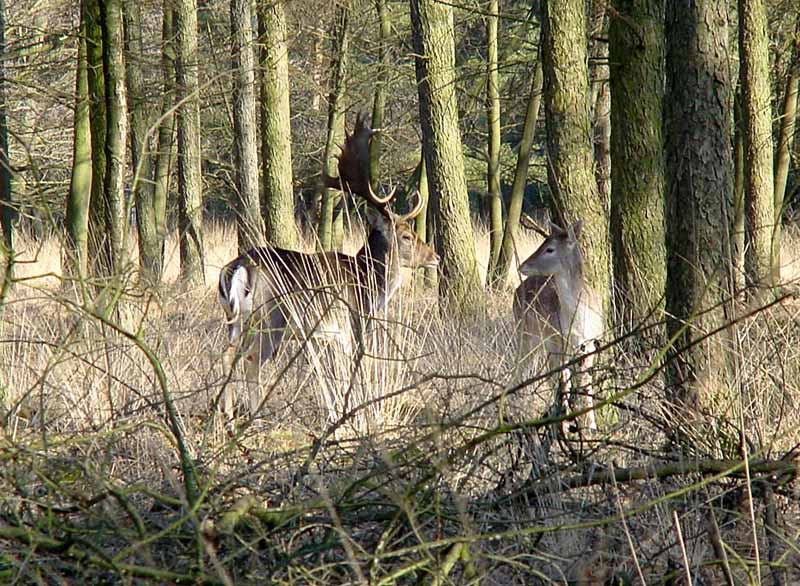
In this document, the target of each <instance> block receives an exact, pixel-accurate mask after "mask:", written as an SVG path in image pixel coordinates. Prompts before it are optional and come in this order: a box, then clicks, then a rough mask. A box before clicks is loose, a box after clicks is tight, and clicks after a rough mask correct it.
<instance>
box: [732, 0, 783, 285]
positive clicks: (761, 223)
mask: <svg viewBox="0 0 800 586" xmlns="http://www.w3.org/2000/svg"><path fill="white" fill-rule="evenodd" d="M738 6H739V63H740V65H739V84H740V86H741V88H742V111H743V113H744V117H743V122H744V198H745V210H746V214H747V222H746V230H745V239H746V244H745V259H744V267H745V275H746V278H747V284H748V285H754V286H757V287H765V286H769V285H771V284H774V283H777V282H778V281H780V239H779V238H776V236H778V235H779V233H778V232H776V231H775V225H776V223H775V207H774V197H775V187H774V176H773V167H772V110H771V102H770V81H769V38H768V37H767V15H766V13H765V12H764V5H763V3H762V1H761V0H739V1H738Z"/></svg>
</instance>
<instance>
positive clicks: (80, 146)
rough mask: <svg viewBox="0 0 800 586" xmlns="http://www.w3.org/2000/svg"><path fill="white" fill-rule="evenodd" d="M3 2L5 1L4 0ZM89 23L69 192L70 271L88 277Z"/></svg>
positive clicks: (82, 40)
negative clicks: (87, 62)
mask: <svg viewBox="0 0 800 586" xmlns="http://www.w3.org/2000/svg"><path fill="white" fill-rule="evenodd" d="M0 1H2V0H0ZM85 31H86V25H85V22H84V19H83V18H81V25H80V31H79V34H78V64H77V71H76V75H75V116H74V118H73V129H74V135H73V139H72V174H71V177H70V184H69V193H68V194H67V206H66V208H67V217H66V228H67V250H66V255H65V256H66V259H65V260H66V267H65V268H66V272H67V274H69V275H71V276H73V277H78V278H79V279H81V280H83V279H84V278H86V276H87V274H86V268H87V255H88V254H89V250H88V234H87V233H88V229H89V203H90V196H91V191H92V140H91V128H90V126H89V77H88V76H89V73H88V71H87V68H86V36H85Z"/></svg>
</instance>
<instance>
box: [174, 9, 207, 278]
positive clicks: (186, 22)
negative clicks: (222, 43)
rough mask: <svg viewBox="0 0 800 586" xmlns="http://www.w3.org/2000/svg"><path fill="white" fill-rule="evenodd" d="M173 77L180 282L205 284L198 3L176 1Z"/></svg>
mask: <svg viewBox="0 0 800 586" xmlns="http://www.w3.org/2000/svg"><path fill="white" fill-rule="evenodd" d="M174 6H175V29H176V30H175V33H176V35H175V38H176V43H175V73H176V81H177V83H176V85H177V100H178V103H179V106H178V111H177V114H178V231H179V235H178V238H179V242H180V259H181V279H182V280H183V281H184V282H185V283H186V284H188V285H193V284H197V283H200V282H204V281H205V275H204V270H205V269H204V262H203V240H202V236H203V229H202V224H203V192H202V189H203V184H202V176H201V161H200V156H201V155H200V96H199V91H200V87H199V83H198V72H197V2H196V0H175V3H174Z"/></svg>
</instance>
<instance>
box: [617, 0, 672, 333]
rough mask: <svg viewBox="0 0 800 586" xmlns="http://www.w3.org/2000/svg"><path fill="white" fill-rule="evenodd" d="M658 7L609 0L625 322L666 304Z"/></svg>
mask: <svg viewBox="0 0 800 586" xmlns="http://www.w3.org/2000/svg"><path fill="white" fill-rule="evenodd" d="M663 6H664V3H663V0H641V1H637V0H615V1H614V3H613V8H614V11H615V13H616V14H615V15H612V17H611V22H610V25H609V43H610V56H611V63H612V69H611V161H612V165H611V245H612V249H613V252H614V254H613V258H614V281H615V288H614V289H615V294H616V295H617V303H616V307H617V310H618V311H624V315H623V319H624V320H625V321H626V322H628V323H636V322H638V321H639V320H641V319H644V318H645V317H646V316H647V315H648V314H649V313H650V312H651V311H653V310H656V309H663V303H664V301H663V295H664V286H665V282H666V256H665V255H666V253H665V250H664V151H663V143H662V140H663V139H662V130H661V129H662V101H663V98H664V82H663V79H664V20H663V19H664V13H663ZM658 318H659V319H660V316H658Z"/></svg>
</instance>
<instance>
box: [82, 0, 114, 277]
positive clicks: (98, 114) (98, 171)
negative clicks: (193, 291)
mask: <svg viewBox="0 0 800 586" xmlns="http://www.w3.org/2000/svg"><path fill="white" fill-rule="evenodd" d="M82 12H83V17H84V19H85V22H86V66H87V71H88V76H87V79H88V82H89V125H90V128H91V141H90V142H91V149H92V189H91V196H90V198H89V202H90V203H89V240H88V248H89V262H90V267H89V271H88V272H89V274H92V275H97V276H109V275H110V274H111V272H112V252H111V238H109V237H108V225H109V219H108V212H107V202H106V198H105V193H104V185H105V176H106V146H105V145H106V97H105V94H106V90H105V79H104V76H103V28H102V20H101V17H100V6H99V3H98V0H83V9H82Z"/></svg>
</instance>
